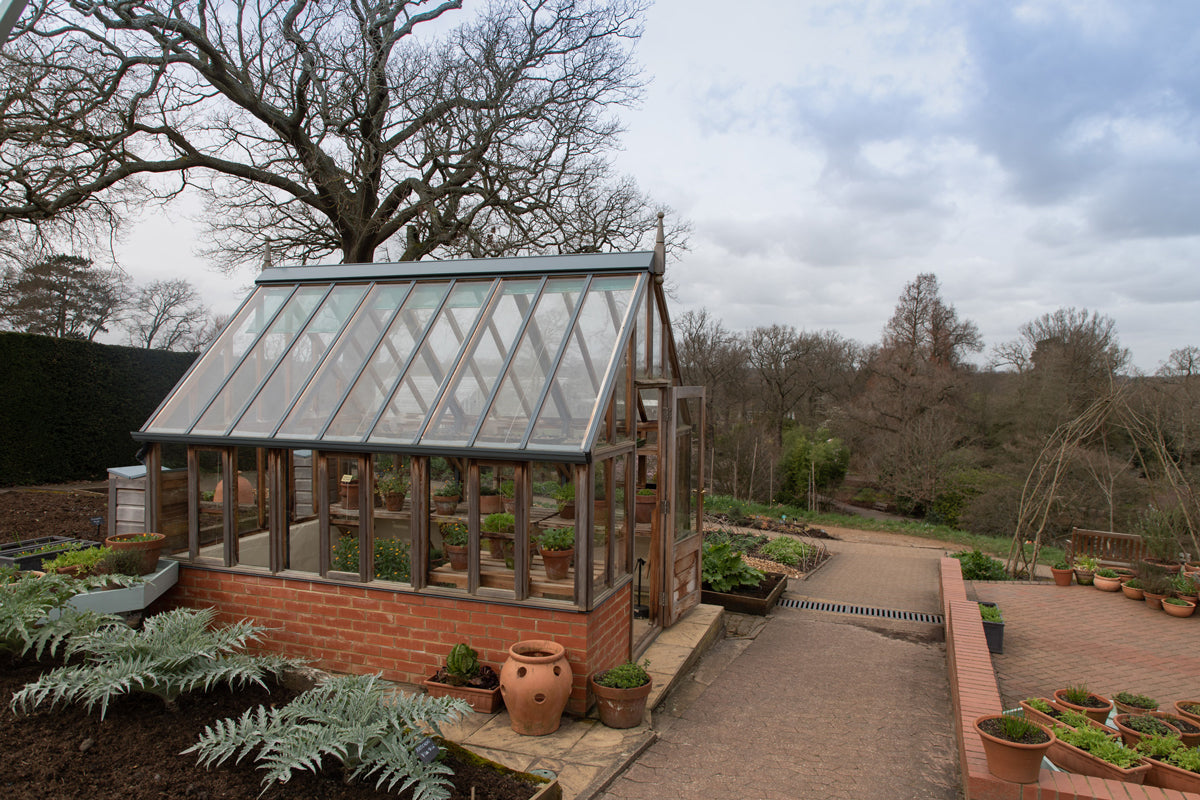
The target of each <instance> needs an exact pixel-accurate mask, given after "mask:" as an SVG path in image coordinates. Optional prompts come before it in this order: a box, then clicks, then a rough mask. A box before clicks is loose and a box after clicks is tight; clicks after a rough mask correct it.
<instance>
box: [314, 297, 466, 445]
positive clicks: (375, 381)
mask: <svg viewBox="0 0 1200 800" xmlns="http://www.w3.org/2000/svg"><path fill="white" fill-rule="evenodd" d="M449 286H450V284H449V283H426V284H421V285H419V286H417V287H416V288H414V289H413V291H412V294H411V295H409V297H408V299H407V300H406V301H405V302H404V308H402V309H401V310H400V313H399V314H397V315H396V319H395V320H393V321H392V325H391V327H390V328H389V329H388V332H387V335H386V336H384V337H383V341H382V342H380V344H379V347H378V348H376V350H375V353H374V354H373V355H372V356H371V362H370V364H369V365H368V366H367V368H366V369H365V370H364V371H363V373H362V375H361V376H360V377H359V379H358V380H357V381H356V382H355V384H354V388H353V389H351V390H350V394H349V396H347V397H346V401H345V402H344V403H342V407H341V408H340V409H338V410H337V412H336V413H337V416H336V417H334V419H333V422H332V423H331V424H330V426H329V430H328V431H326V433H325V438H327V439H336V440H343V441H358V440H360V439H362V438H363V437H364V436H366V434H367V431H369V430H370V429H371V425H372V424H373V423H374V422H375V417H376V416H377V415H378V414H379V410H380V409H381V408H383V404H384V402H385V401H386V400H387V399H388V398H389V397H390V396H391V394H392V391H393V389H394V388H395V386H396V379H397V378H398V377H399V371H400V370H402V369H404V365H405V364H406V363H408V360H409V358H410V357H411V356H412V351H413V347H414V346H415V343H416V342H417V340H418V339H420V337H421V335H422V334H423V333H424V332H425V327H426V326H427V325H428V324H429V320H430V319H431V318H432V317H433V314H434V312H435V311H437V308H438V306H439V305H441V303H442V299H443V298H444V297H445V296H446V291H447V289H448V288H449Z"/></svg>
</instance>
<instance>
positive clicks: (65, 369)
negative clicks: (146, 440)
mask: <svg viewBox="0 0 1200 800" xmlns="http://www.w3.org/2000/svg"><path fill="white" fill-rule="evenodd" d="M195 358H196V355H195V353H170V352H166V351H162V350H141V349H138V348H134V347H117V346H114V345H106V344H96V343H94V342H80V341H74V340H70V339H55V338H52V337H49V336H34V335H31V334H26V333H0V486H15V485H30V484H41V483H58V482H62V481H73V480H90V479H93V478H103V477H104V476H105V470H107V469H108V468H109V467H121V466H129V465H131V464H134V463H136V461H135V459H134V455H135V454H136V453H137V451H138V447H139V445H138V443H137V442H135V441H134V440H133V438H132V437H131V436H130V432H131V431H136V430H138V429H139V428H141V427H142V425H143V424H144V423H145V422H146V420H147V418H149V416H150V414H151V413H153V411H154V409H155V408H157V407H158V404H159V403H160V402H162V399H163V398H164V397H166V395H167V393H168V392H169V391H171V388H172V387H173V386H174V385H175V383H176V382H177V381H178V380H179V379H180V377H182V376H183V373H184V372H186V371H187V368H188V367H189V366H191V363H192V361H194V360H195Z"/></svg>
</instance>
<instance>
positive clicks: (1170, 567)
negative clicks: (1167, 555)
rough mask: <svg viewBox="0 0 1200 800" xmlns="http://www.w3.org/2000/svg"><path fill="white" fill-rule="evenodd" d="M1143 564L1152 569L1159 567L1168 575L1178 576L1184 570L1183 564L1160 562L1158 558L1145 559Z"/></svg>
mask: <svg viewBox="0 0 1200 800" xmlns="http://www.w3.org/2000/svg"><path fill="white" fill-rule="evenodd" d="M1142 563H1143V564H1145V565H1146V566H1147V567H1149V568H1151V569H1154V568H1155V567H1157V568H1158V569H1162V570H1165V571H1166V572H1167V574H1168V575H1178V574H1179V571H1180V570H1181V569H1183V564H1180V563H1179V562H1177V561H1159V560H1158V559H1157V558H1143V559H1142Z"/></svg>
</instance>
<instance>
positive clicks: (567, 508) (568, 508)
mask: <svg viewBox="0 0 1200 800" xmlns="http://www.w3.org/2000/svg"><path fill="white" fill-rule="evenodd" d="M558 515H559V516H560V517H562V518H563V519H575V501H574V500H572V501H571V502H569V503H563V504H562V505H561V506H559V508H558Z"/></svg>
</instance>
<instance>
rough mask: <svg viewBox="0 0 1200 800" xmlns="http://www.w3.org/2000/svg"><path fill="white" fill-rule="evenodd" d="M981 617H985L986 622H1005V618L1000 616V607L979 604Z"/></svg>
mask: <svg viewBox="0 0 1200 800" xmlns="http://www.w3.org/2000/svg"><path fill="white" fill-rule="evenodd" d="M979 616H981V617H983V621H984V622H1003V621H1004V619H1003V617H1001V616H1000V608H999V607H998V606H985V605H984V604H983V603H980V604H979Z"/></svg>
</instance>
